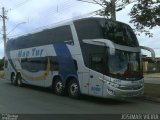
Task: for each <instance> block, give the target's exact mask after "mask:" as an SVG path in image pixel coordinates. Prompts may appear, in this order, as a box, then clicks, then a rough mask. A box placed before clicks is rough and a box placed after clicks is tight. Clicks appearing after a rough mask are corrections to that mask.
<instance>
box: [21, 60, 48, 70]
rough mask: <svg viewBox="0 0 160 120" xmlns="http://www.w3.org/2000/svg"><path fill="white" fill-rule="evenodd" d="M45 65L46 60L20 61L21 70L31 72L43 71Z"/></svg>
mask: <svg viewBox="0 0 160 120" xmlns="http://www.w3.org/2000/svg"><path fill="white" fill-rule="evenodd" d="M46 63H47V61H46V58H24V59H22V60H21V64H22V68H23V69H25V70H28V71H32V72H33V71H39V70H45V69H46Z"/></svg>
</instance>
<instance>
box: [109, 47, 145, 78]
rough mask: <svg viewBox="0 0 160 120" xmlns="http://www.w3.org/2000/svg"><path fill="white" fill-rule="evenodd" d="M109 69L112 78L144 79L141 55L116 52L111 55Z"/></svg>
mask: <svg viewBox="0 0 160 120" xmlns="http://www.w3.org/2000/svg"><path fill="white" fill-rule="evenodd" d="M108 67H109V73H110V74H111V76H114V77H117V78H119V79H131V78H132V79H134V78H135V79H140V78H141V77H142V71H141V65H140V53H136V52H127V51H121V50H116V52H115V55H109V57H108Z"/></svg>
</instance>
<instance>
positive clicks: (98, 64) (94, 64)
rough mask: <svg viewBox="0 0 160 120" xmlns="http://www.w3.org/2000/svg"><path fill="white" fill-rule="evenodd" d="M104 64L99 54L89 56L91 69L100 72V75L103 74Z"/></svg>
mask: <svg viewBox="0 0 160 120" xmlns="http://www.w3.org/2000/svg"><path fill="white" fill-rule="evenodd" d="M104 66H105V62H104V57H103V55H101V54H95V55H91V67H90V68H91V69H93V70H95V71H97V72H100V73H105V68H104Z"/></svg>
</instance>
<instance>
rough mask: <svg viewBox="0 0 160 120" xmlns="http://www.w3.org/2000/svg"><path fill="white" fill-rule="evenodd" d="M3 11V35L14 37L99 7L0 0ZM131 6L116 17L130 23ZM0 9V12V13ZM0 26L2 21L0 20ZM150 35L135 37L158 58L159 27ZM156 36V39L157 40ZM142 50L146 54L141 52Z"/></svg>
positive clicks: (52, 0)
mask: <svg viewBox="0 0 160 120" xmlns="http://www.w3.org/2000/svg"><path fill="white" fill-rule="evenodd" d="M2 7H4V8H5V10H6V15H7V20H6V28H7V31H6V33H7V38H12V37H16V36H19V35H22V34H26V33H32V32H35V31H38V30H40V29H45V28H46V27H48V26H53V25H54V24H56V23H59V22H64V21H66V20H72V19H76V18H79V17H82V16H83V17H85V16H88V15H89V16H92V14H89V13H92V12H93V11H96V10H98V9H101V7H100V6H99V5H95V4H89V3H84V2H80V1H77V0H0V8H2ZM131 7H132V4H131V5H128V6H127V7H125V9H123V10H122V11H119V12H118V13H117V20H118V21H121V22H124V23H127V24H130V23H129V21H130V17H129V15H128V13H129V11H130V9H131ZM1 11H2V10H0V13H1V14H0V15H2V12H1ZM130 25H131V26H133V25H132V24H130ZM0 26H2V20H1V21H0ZM151 32H152V33H153V35H154V37H152V38H149V37H146V36H145V35H144V34H141V36H137V37H138V40H139V43H140V45H143V46H148V47H151V48H153V49H154V50H155V52H156V57H160V34H159V33H160V29H159V27H158V26H157V27H155V28H153V29H152V30H151ZM2 34H3V31H2V27H1V31H0V35H1V37H0V38H1V39H0V58H2V57H3V56H4V48H3V39H2ZM158 39H159V40H158ZM143 53H145V54H148V53H147V52H145V51H143Z"/></svg>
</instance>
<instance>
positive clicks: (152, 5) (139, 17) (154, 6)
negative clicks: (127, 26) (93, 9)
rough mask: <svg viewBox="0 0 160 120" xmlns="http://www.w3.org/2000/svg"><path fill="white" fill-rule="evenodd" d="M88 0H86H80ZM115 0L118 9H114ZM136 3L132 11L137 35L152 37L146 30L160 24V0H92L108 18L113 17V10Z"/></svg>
mask: <svg viewBox="0 0 160 120" xmlns="http://www.w3.org/2000/svg"><path fill="white" fill-rule="evenodd" d="M79 1H83V2H87V1H84V0H79ZM113 1H114V4H115V6H116V9H115V10H113V4H112V3H113ZM133 2H134V3H135V4H134V6H133V7H132V9H131V11H130V14H129V15H130V16H131V21H130V23H133V24H134V27H135V28H134V31H135V32H136V34H137V35H140V33H142V32H143V33H145V34H146V35H147V36H149V37H152V35H153V34H152V33H150V31H149V30H146V27H148V28H149V29H152V28H153V27H155V26H157V25H158V26H160V0H112V1H111V0H110V1H107V0H92V2H89V3H92V4H98V5H100V6H101V7H102V9H101V10H99V11H98V12H97V14H98V15H100V16H105V17H107V18H109V17H112V16H111V13H112V12H118V11H120V10H122V9H124V8H125V6H127V5H128V4H130V3H133Z"/></svg>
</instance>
